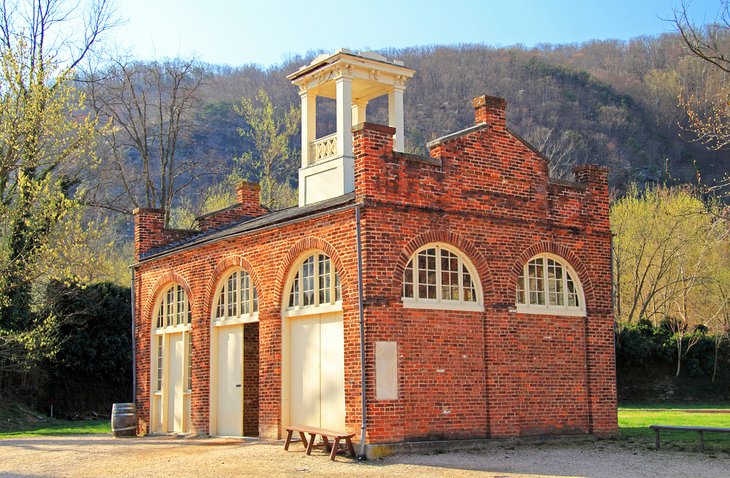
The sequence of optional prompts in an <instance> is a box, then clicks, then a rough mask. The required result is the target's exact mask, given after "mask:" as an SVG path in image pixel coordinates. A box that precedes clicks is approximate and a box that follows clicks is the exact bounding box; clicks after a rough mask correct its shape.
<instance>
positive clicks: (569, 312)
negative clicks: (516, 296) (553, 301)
mask: <svg viewBox="0 0 730 478" xmlns="http://www.w3.org/2000/svg"><path fill="white" fill-rule="evenodd" d="M516 310H517V313H518V314H533V315H564V316H566V317H585V316H586V311H585V310H583V309H582V308H580V307H556V306H552V307H551V306H544V305H525V304H517V307H516Z"/></svg>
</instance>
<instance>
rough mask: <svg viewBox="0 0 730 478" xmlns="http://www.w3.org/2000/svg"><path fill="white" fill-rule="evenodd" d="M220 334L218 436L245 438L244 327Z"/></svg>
mask: <svg viewBox="0 0 730 478" xmlns="http://www.w3.org/2000/svg"><path fill="white" fill-rule="evenodd" d="M217 334H218V337H217V339H218V340H217V346H218V356H217V375H218V376H217V407H216V412H217V428H216V430H217V434H218V435H222V436H243V326H242V325H233V326H228V327H218V328H217Z"/></svg>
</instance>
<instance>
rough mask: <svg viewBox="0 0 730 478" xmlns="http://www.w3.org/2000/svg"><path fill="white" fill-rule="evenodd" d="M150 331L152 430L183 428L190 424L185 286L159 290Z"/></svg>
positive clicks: (188, 315) (189, 327)
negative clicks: (160, 291) (152, 326)
mask: <svg viewBox="0 0 730 478" xmlns="http://www.w3.org/2000/svg"><path fill="white" fill-rule="evenodd" d="M155 318H156V320H155V322H154V329H153V331H152V374H151V375H152V390H153V397H152V431H153V432H165V433H166V432H187V431H188V430H189V426H190V396H191V392H192V388H193V379H192V377H193V374H192V371H193V370H192V360H191V356H192V340H191V335H190V334H191V332H192V314H191V312H190V304H189V302H188V296H187V294H186V293H185V289H183V287H182V286H181V285H179V284H171V285H170V286H168V287H167V288H166V289H164V290H163V292H162V293H161V294H160V296H159V299H158V302H157V307H156V309H155Z"/></svg>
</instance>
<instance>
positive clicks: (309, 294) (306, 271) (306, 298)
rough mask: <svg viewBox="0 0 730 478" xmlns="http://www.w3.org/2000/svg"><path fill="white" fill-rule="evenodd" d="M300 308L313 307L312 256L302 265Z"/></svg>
mask: <svg viewBox="0 0 730 478" xmlns="http://www.w3.org/2000/svg"><path fill="white" fill-rule="evenodd" d="M301 270H302V293H303V294H302V295H303V299H302V302H303V303H302V306H304V307H306V306H308V305H314V256H313V255H312V256H309V257H308V258H307V260H305V261H304V263H303V264H302V269H301Z"/></svg>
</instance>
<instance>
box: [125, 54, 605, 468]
mask: <svg viewBox="0 0 730 478" xmlns="http://www.w3.org/2000/svg"><path fill="white" fill-rule="evenodd" d="M413 73H414V72H413V70H409V69H408V68H405V67H404V66H403V65H402V63H399V62H391V61H388V60H386V59H385V58H383V57H381V56H379V55H376V54H372V53H362V54H354V53H351V52H349V51H346V50H341V51H338V52H336V53H335V54H332V55H322V56H320V57H318V58H316V59H315V60H314V61H313V62H312V63H311V64H310V65H307V66H305V67H303V68H301V69H300V70H299V71H297V72H296V73H294V74H292V75H290V77H289V78H290V79H291V80H292V82H293V83H294V84H295V85H297V86H298V87H299V89H300V96H301V99H302V141H303V147H302V168H301V170H300V173H299V180H300V181H299V184H300V188H299V192H300V197H299V206H298V207H293V208H290V209H285V210H282V211H277V212H268V211H266V210H265V209H263V208H262V207H261V206H260V205H259V201H258V186H256V185H253V184H248V183H244V184H242V185H241V186H240V188H239V190H238V198H239V203H238V204H237V205H234V206H231V207H229V208H227V209H225V210H222V211H218V212H215V213H211V214H208V215H206V216H203V217H201V218H199V223H200V229H199V230H197V231H181V230H169V229H165V228H164V220H163V212H162V211H159V210H150V209H140V210H137V211H136V213H135V253H136V257H137V263H136V264H135V266H134V277H135V279H134V284H133V288H134V294H135V299H134V310H135V341H136V361H137V362H136V393H137V397H136V400H137V407H138V410H139V428H140V432H141V433H168V432H177V433H194V434H203V435H206V434H212V435H223V436H261V437H267V438H277V437H281V434H282V429H283V427H284V426H286V425H288V424H295V423H299V424H307V425H311V426H321V427H323V428H334V429H343V430H344V429H346V430H347V431H349V432H352V433H356V436H357V437H359V436H361V433H362V434H364V436H365V443H367V444H368V447H367V451H368V453H369V454H370V455H372V454H373V453H376V452H375V450H376V449H377V448H378V446H380V445H383V444H398V443H404V442H413V441H429V440H442V439H446V440H457V439H471V438H490V437H515V436H530V435H543V434H596V435H605V434H613V433H615V432H616V431H617V424H616V388H615V367H614V343H613V313H612V306H611V262H610V231H609V222H608V185H607V171H606V169H604V168H601V167H597V166H580V167H578V168H576V169H575V182H565V181H553V180H551V179H549V178H548V168H547V162H546V160H545V158H544V157H543V156H541V155H540V153H539V152H537V151H535V150H534V149H533V148H532V147H531V146H530V145H528V144H526V143H525V142H524V141H523V140H522V139H520V138H519V137H518V136H517V135H515V134H514V133H512V132H510V131H509V129H508V128H507V126H506V124H505V101H504V100H503V99H501V98H494V97H489V96H482V97H479V98H476V99H474V101H473V106H474V109H475V123H474V125H473V126H471V127H469V128H467V129H465V130H462V131H458V132H456V133H453V134H450V135H448V136H445V137H442V138H439V139H437V140H435V141H432V142H431V143H429V145H428V148H429V151H430V155H429V156H428V157H420V156H415V155H411V154H406V153H404V152H403V145H404V142H403V93H404V90H405V85H406V82H407V81H408V79H409V78H410V77H411V76H412V75H413ZM383 95H387V97H388V118H389V121H388V122H389V126H383V125H375V124H371V123H368V122H367V121H366V108H367V104H368V102H369V101H370V100H372V99H373V98H376V97H379V96H383ZM318 97H323V98H329V99H330V101H332V100H334V102H335V106H336V111H337V125H336V128H337V130H336V131H335V133H333V134H331V135H328V136H323V137H318V136H317V131H316V124H317V123H316V107H317V98H318ZM353 125H354V126H353ZM363 383H364V384H365V387H364V393H362V392H363V390H362V387H361V385H362V384H363ZM363 410H364V413H363ZM381 448H382V446H381Z"/></svg>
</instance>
